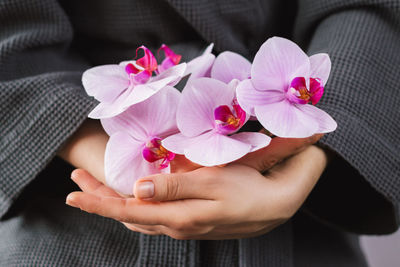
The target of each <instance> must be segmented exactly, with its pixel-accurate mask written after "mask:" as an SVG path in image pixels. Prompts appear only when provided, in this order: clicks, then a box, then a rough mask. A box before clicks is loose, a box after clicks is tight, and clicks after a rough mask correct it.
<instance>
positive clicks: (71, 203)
mask: <svg viewBox="0 0 400 267" xmlns="http://www.w3.org/2000/svg"><path fill="white" fill-rule="evenodd" d="M65 204H67V205H69V206H72V207H75V208H78V204H76V202H75V198H74V196H72V195H68V196H67V200H66V201H65Z"/></svg>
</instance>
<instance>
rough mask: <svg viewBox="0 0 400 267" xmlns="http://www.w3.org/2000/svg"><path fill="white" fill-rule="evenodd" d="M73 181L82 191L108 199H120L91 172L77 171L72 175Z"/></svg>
mask: <svg viewBox="0 0 400 267" xmlns="http://www.w3.org/2000/svg"><path fill="white" fill-rule="evenodd" d="M71 179H72V180H73V181H74V182H75V183H76V184H77V185H78V186H79V188H80V189H82V191H84V192H87V193H91V194H95V195H99V196H108V197H119V195H118V193H116V192H115V191H114V190H112V189H111V188H109V187H107V186H105V185H104V184H102V183H101V182H99V181H98V180H97V179H96V178H94V177H93V176H92V175H91V174H90V173H89V172H87V171H86V170H83V169H76V170H74V171H73V172H72V173H71Z"/></svg>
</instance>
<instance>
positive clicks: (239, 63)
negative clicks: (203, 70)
mask: <svg viewBox="0 0 400 267" xmlns="http://www.w3.org/2000/svg"><path fill="white" fill-rule="evenodd" d="M250 71H251V63H250V62H249V61H248V60H247V59H246V58H244V57H242V56H241V55H239V54H237V53H233V52H230V51H226V52H223V53H221V54H219V55H218V57H217V58H216V59H215V61H214V64H213V66H212V69H211V78H214V79H217V80H220V81H222V82H224V83H227V84H228V83H230V82H231V81H232V80H233V79H237V80H239V81H242V80H245V79H248V78H250Z"/></svg>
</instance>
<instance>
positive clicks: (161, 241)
mask: <svg viewBox="0 0 400 267" xmlns="http://www.w3.org/2000/svg"><path fill="white" fill-rule="evenodd" d="M273 35H278V36H284V37H288V38H291V39H293V40H294V41H296V42H297V43H299V44H300V45H301V46H302V47H303V48H304V49H305V50H306V51H307V52H308V53H309V54H310V55H311V54H314V53H318V52H327V53H329V54H330V56H331V59H332V62H333V69H332V73H331V76H330V80H329V82H328V84H327V87H326V93H325V95H324V97H323V99H322V101H321V104H320V106H321V107H322V108H323V109H324V110H326V111H327V112H328V113H330V114H332V116H333V117H334V118H335V119H336V121H337V122H338V125H339V127H338V129H337V130H336V131H335V132H334V133H332V134H328V135H326V136H325V137H324V138H323V139H322V141H321V145H323V146H325V147H326V148H327V149H331V150H332V151H334V152H335V153H336V154H337V157H336V159H335V161H334V162H332V164H331V165H330V166H329V167H328V168H327V170H326V171H325V173H324V175H323V176H322V177H321V179H320V181H319V182H318V184H317V186H316V188H315V189H314V191H313V192H312V194H311V195H310V196H309V198H308V199H307V201H306V203H305V204H304V205H303V207H302V208H301V209H300V211H299V212H298V213H297V214H296V215H295V216H294V217H293V219H291V220H290V221H289V222H287V223H285V224H284V225H282V226H280V227H278V228H277V229H275V230H274V231H272V232H271V233H268V234H266V235H263V236H260V237H257V238H250V239H242V240H229V241H178V240H173V239H171V238H169V237H165V236H156V237H154V236H146V235H142V234H137V233H134V232H131V231H129V230H127V229H125V228H124V227H123V226H122V225H121V224H119V223H117V222H114V221H112V220H109V219H105V218H101V217H99V216H95V215H90V214H86V213H83V212H80V211H79V210H75V209H73V208H69V207H67V206H66V205H65V204H64V201H65V196H66V194H67V193H68V192H71V191H72V190H75V189H76V188H75V187H74V185H73V183H72V182H71V181H70V179H69V173H70V171H71V169H72V168H71V166H69V165H68V164H66V163H65V162H63V161H61V160H60V159H58V158H57V157H55V154H56V151H57V150H58V149H59V148H60V146H61V145H62V144H63V143H64V142H65V141H66V140H67V138H68V137H69V136H71V135H72V134H73V133H74V132H75V131H76V129H77V128H78V127H79V126H80V124H81V123H82V122H83V121H84V120H85V118H86V116H87V114H88V112H89V111H90V110H91V109H92V108H93V107H94V106H95V105H96V103H95V101H94V100H93V99H91V98H89V97H88V96H86V94H85V92H84V90H83V88H82V86H81V82H80V77H81V75H82V71H83V70H85V69H87V68H89V67H91V66H94V65H98V64H106V63H115V62H118V61H120V60H124V59H127V58H132V57H134V55H135V53H134V52H135V49H136V47H138V46H139V45H141V44H145V45H147V46H149V47H152V48H156V47H157V46H159V45H160V44H161V43H162V42H164V43H166V44H171V45H172V46H173V48H174V49H175V50H176V51H177V52H178V53H181V54H183V55H184V57H186V58H190V57H193V56H195V55H197V54H198V53H199V52H200V51H201V49H202V48H204V47H205V46H206V45H207V44H208V43H210V42H214V43H215V50H216V52H221V51H224V50H232V51H236V52H239V53H242V54H244V55H246V56H248V57H252V56H254V54H255V52H256V51H257V49H258V47H259V46H260V44H261V43H262V42H264V41H265V40H266V39H267V38H268V37H271V36H273ZM399 75H400V2H399V1H398V0H298V1H289V0H269V1H266V0H265V1H261V0H196V1H183V0H113V1H107V0H85V1H79V0H60V1H56V0H0V236H1V238H0V266H203V265H204V266H206V265H208V266H249V267H253V266H284V267H290V266H318V267H321V266H322V267H323V266H352V267H353V266H365V262H364V260H363V257H362V255H361V252H360V249H359V245H358V241H357V237H356V235H354V234H355V233H363V234H384V233H390V232H393V231H395V230H396V229H397V228H398V226H399V203H400V153H399V152H400V142H399V132H400V109H399V102H400V94H399Z"/></svg>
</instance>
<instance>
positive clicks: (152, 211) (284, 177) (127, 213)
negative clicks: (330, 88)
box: [60, 122, 329, 240]
mask: <svg viewBox="0 0 400 267" xmlns="http://www.w3.org/2000/svg"><path fill="white" fill-rule="evenodd" d="M90 123H92V122H90ZM98 126H99V125H98ZM98 126H96V127H97V128H95V129H96V131H97V130H99V131H103V130H101V126H100V129H98ZM93 129H94V128H93V125H89V126H87V125H83V126H82V129H81V130H80V131H78V132H77V134H76V136H74V137H72V138H71V140H70V141H69V142H68V143H67V144H66V146H65V147H64V148H63V150H62V151H61V152H60V155H61V156H62V157H63V155H68V157H67V158H65V159H67V160H68V159H69V161H70V162H71V161H73V162H76V163H75V164H76V165H75V166H79V167H82V168H85V169H87V170H88V171H86V170H83V169H78V170H75V171H74V172H73V173H72V175H71V178H72V179H73V180H74V181H75V183H77V184H78V185H79V187H80V188H81V189H82V192H73V193H71V194H69V195H68V197H67V204H68V205H70V206H73V207H77V208H80V209H81V210H84V211H87V212H89V213H95V214H98V215H101V216H104V217H109V218H112V219H115V220H117V221H120V222H122V223H123V224H124V225H125V226H126V227H127V228H128V229H130V230H132V231H137V232H141V233H145V234H151V235H168V236H170V237H172V238H175V239H185V240H186V239H216V240H220V239H233V238H245V237H253V236H258V235H261V234H264V233H267V232H269V231H271V230H272V229H274V228H275V227H277V226H278V225H280V224H282V223H284V222H285V221H287V220H288V219H290V218H291V217H292V216H293V215H294V214H295V213H296V211H297V210H298V209H299V208H300V206H301V205H302V203H303V202H304V200H305V199H306V198H307V196H308V195H309V193H310V192H311V190H312V189H313V187H314V185H315V184H316V182H317V181H318V179H319V177H320V176H321V174H322V172H323V170H324V169H325V167H326V165H327V163H328V159H329V157H328V154H327V153H326V152H325V151H324V150H323V149H321V148H319V147H317V146H314V145H312V144H313V143H315V142H316V141H318V139H319V138H320V137H321V136H320V135H319V136H313V137H310V138H303V139H284V138H274V139H273V140H272V142H271V145H270V146H268V147H266V148H264V149H262V150H259V151H256V152H253V153H251V154H248V155H247V156H245V157H243V158H242V159H240V160H238V161H237V162H234V163H231V164H228V165H226V166H223V167H200V168H199V166H196V165H193V164H185V160H184V159H182V158H180V159H179V160H178V162H179V164H177V166H176V168H175V172H176V173H172V174H160V175H153V176H149V177H145V178H142V179H140V180H138V181H137V182H136V185H135V188H134V189H133V190H134V191H135V196H136V198H134V197H126V196H125V197H124V196H120V195H119V194H118V193H117V192H115V191H114V190H112V189H111V188H109V187H107V186H105V185H104V184H103V183H102V182H100V181H101V180H102V179H96V178H95V176H96V174H95V173H96V172H97V173H100V174H99V175H100V176H101V175H102V177H104V174H101V172H102V170H103V169H104V163H103V160H101V161H99V162H97V164H94V163H95V160H94V159H96V158H97V156H89V155H87V156H86V157H85V156H82V155H78V157H79V160H83V161H82V162H80V161H79V160H77V159H75V158H74V157H73V155H77V154H79V152H82V151H84V152H85V153H91V152H90V151H98V150H101V149H100V146H104V149H105V145H104V140H105V139H104V138H105V137H104V138H99V136H98V134H99V133H97V134H94V133H93ZM87 135H89V136H92V135H94V136H95V137H97V138H98V139H97V141H98V142H99V144H98V146H99V148H98V150H97V149H94V148H93V146H94V145H95V143H96V142H95V141H93V143H91V146H90V147H91V148H92V149H91V150H89V151H88V150H85V149H83V148H81V146H82V147H86V148H88V147H89V146H88V145H87V144H86V142H82V141H81V138H87V139H89V140H90V142H92V138H90V137H88V136H87ZM65 151H69V152H68V153H64V152H65ZM93 153H94V152H93ZM102 157H104V151H103V154H102ZM85 160H88V161H89V162H85ZM71 163H72V162H71ZM186 163H187V162H186ZM73 164H74V163H73ZM178 165H179V166H180V167H179V166H178ZM182 166H184V167H182ZM91 168H93V169H91ZM99 168H100V170H99ZM267 170H268V171H267ZM262 173H264V175H263V174H262ZM103 179H104V178H103ZM99 180H100V181H99ZM144 182H152V183H153V184H154V186H155V191H154V196H153V197H152V198H146V199H143V198H141V196H140V190H139V188H140V184H141V183H144ZM244 200H245V201H244Z"/></svg>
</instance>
